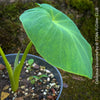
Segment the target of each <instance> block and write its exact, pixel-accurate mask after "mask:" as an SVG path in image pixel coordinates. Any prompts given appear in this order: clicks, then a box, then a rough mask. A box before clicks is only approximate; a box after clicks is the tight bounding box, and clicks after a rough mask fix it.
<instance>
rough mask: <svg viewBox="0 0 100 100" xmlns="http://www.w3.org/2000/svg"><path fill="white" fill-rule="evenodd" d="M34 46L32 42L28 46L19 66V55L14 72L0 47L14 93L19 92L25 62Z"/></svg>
mask: <svg viewBox="0 0 100 100" xmlns="http://www.w3.org/2000/svg"><path fill="white" fill-rule="evenodd" d="M31 46H32V42H30V43H29V44H28V46H27V48H26V49H25V52H24V54H23V56H22V59H21V61H20V63H19V64H18V58H19V53H20V52H19V53H18V55H17V57H16V59H15V63H14V70H12V67H11V65H10V64H9V62H8V60H7V58H6V56H5V54H4V52H3V50H2V48H1V47H0V54H1V56H2V58H3V60H4V62H5V65H6V68H7V71H8V74H9V79H10V83H11V88H12V90H13V91H17V89H18V87H19V77H20V73H21V70H22V67H23V64H24V61H25V59H26V56H27V54H28V52H29V49H30V47H31Z"/></svg>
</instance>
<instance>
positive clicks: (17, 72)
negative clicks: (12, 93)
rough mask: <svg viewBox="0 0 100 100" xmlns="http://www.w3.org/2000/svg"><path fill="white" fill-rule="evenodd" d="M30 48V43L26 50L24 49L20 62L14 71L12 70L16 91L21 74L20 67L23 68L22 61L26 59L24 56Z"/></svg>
mask: <svg viewBox="0 0 100 100" xmlns="http://www.w3.org/2000/svg"><path fill="white" fill-rule="evenodd" d="M31 46H32V42H31V41H30V43H29V44H28V45H27V47H26V49H25V52H24V54H23V56H22V58H21V61H20V63H19V64H18V65H17V66H16V68H15V70H14V81H15V83H16V90H17V89H18V87H19V77H20V73H21V70H22V67H23V64H24V61H25V59H26V56H27V54H28V52H29V50H30V48H31Z"/></svg>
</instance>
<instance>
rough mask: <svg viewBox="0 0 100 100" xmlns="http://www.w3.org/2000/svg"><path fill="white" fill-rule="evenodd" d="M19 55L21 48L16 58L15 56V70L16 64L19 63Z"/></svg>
mask: <svg viewBox="0 0 100 100" xmlns="http://www.w3.org/2000/svg"><path fill="white" fill-rule="evenodd" d="M19 55H20V50H19V51H18V53H17V56H16V58H15V62H14V70H15V68H16V66H17V65H18V61H19Z"/></svg>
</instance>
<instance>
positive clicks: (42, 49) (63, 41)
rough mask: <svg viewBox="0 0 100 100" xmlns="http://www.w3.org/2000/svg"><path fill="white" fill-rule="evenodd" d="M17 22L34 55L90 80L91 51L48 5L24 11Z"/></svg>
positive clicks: (70, 23) (70, 24) (68, 22)
mask: <svg viewBox="0 0 100 100" xmlns="http://www.w3.org/2000/svg"><path fill="white" fill-rule="evenodd" d="M20 20H21V22H22V24H23V27H24V29H25V31H26V33H27V35H28V37H29V38H30V40H31V41H32V42H33V44H34V46H35V47H36V50H37V51H38V53H39V54H40V55H41V56H42V57H43V58H44V59H45V60H46V61H47V62H49V63H50V64H52V65H54V66H56V67H58V68H60V69H63V70H65V71H68V72H70V73H75V74H78V75H82V76H86V77H89V78H92V50H91V46H90V45H89V43H88V42H87V41H86V40H85V39H84V37H83V36H82V35H81V33H80V31H79V30H78V28H77V26H76V25H75V24H74V22H73V21H72V20H71V19H70V18H68V17H67V16H66V15H65V14H64V13H62V12H60V11H59V10H57V9H56V8H54V7H52V6H50V5H48V4H40V5H39V7H36V8H33V9H29V10H27V11H25V12H24V13H23V14H22V15H21V16H20Z"/></svg>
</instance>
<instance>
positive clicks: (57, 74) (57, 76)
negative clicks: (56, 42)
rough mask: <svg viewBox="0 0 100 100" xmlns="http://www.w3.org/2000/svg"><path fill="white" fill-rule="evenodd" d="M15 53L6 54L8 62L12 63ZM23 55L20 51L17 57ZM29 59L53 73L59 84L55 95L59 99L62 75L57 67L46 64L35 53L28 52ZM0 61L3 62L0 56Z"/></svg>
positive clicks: (27, 58)
mask: <svg viewBox="0 0 100 100" xmlns="http://www.w3.org/2000/svg"><path fill="white" fill-rule="evenodd" d="M16 55H17V54H8V55H6V57H7V59H8V61H9V63H10V64H13V63H14V60H15V57H16ZM22 56H23V54H22V53H21V54H20V57H19V60H21V57H22ZM29 59H34V62H35V63H36V64H38V65H41V66H45V67H46V69H48V70H50V71H51V72H52V73H53V74H54V77H55V78H56V80H57V82H58V84H59V85H60V91H59V94H58V96H57V99H56V100H59V97H60V95H61V92H62V89H63V80H62V77H61V74H60V72H59V71H58V69H57V68H56V67H54V66H52V65H50V64H48V63H47V62H46V61H45V60H44V59H43V58H41V57H38V56H35V55H31V54H28V55H27V57H26V60H29ZM0 63H2V64H4V62H3V59H2V57H1V56H0Z"/></svg>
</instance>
